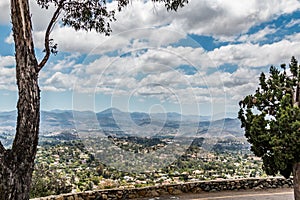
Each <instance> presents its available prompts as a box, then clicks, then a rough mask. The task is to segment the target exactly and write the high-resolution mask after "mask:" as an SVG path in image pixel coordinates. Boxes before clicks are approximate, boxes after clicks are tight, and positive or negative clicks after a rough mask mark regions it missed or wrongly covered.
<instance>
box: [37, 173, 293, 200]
mask: <svg viewBox="0 0 300 200" xmlns="http://www.w3.org/2000/svg"><path fill="white" fill-rule="evenodd" d="M292 186H293V182H292V180H290V179H284V178H267V179H254V178H253V179H236V180H218V181H199V182H191V183H183V184H173V185H159V186H152V187H144V188H134V189H110V190H97V191H88V192H82V193H70V194H62V195H56V196H48V197H43V198H36V199H34V200H115V199H116V200H118V199H134V198H143V197H157V196H164V195H178V194H182V193H201V192H217V191H224V190H249V189H257V190H258V189H268V188H289V187H292Z"/></svg>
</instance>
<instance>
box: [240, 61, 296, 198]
mask: <svg viewBox="0 0 300 200" xmlns="http://www.w3.org/2000/svg"><path fill="white" fill-rule="evenodd" d="M299 99H300V65H298V62H297V60H296V59H295V58H294V57H292V59H291V62H290V64H289V66H288V67H287V66H286V65H285V64H282V65H281V69H278V68H276V67H274V66H271V67H270V73H269V76H266V75H265V74H264V73H261V75H260V78H259V87H258V89H257V90H256V91H255V93H254V94H253V95H248V96H246V97H245V98H244V99H243V100H242V101H240V111H239V119H240V120H241V122H242V128H244V129H245V136H246V137H247V139H248V141H249V142H250V143H251V144H252V146H251V150H252V151H253V152H254V154H255V155H256V156H259V157H261V158H262V160H263V169H264V170H265V171H266V173H267V174H269V175H276V174H278V173H280V174H282V175H283V176H284V177H286V178H289V177H290V175H291V174H292V175H293V178H294V195H295V200H300V108H299Z"/></svg>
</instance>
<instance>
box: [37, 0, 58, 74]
mask: <svg viewBox="0 0 300 200" xmlns="http://www.w3.org/2000/svg"><path fill="white" fill-rule="evenodd" d="M62 7H63V0H61V1H60V3H59V4H58V7H57V9H56V10H55V12H54V14H53V16H52V19H51V21H50V23H49V25H48V27H47V30H46V33H45V52H46V54H45V56H44V58H43V59H42V61H41V62H40V63H39V64H38V69H37V71H38V72H39V71H40V70H41V69H42V68H43V67H44V66H45V64H46V63H47V61H48V60H49V57H50V54H51V49H50V33H51V31H52V29H53V28H54V26H55V23H56V21H57V19H58V17H59V15H60V12H61V9H62Z"/></svg>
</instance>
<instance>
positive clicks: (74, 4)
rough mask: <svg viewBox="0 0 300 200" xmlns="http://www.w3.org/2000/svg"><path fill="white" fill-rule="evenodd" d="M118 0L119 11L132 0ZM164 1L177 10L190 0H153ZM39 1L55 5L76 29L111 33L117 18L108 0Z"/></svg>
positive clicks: (44, 5)
mask: <svg viewBox="0 0 300 200" xmlns="http://www.w3.org/2000/svg"><path fill="white" fill-rule="evenodd" d="M115 1H117V2H118V8H117V10H118V11H121V10H122V8H124V7H126V6H127V5H128V4H129V3H130V2H131V1H129V0H115ZM152 1H153V2H163V3H164V4H165V7H166V8H167V10H174V11H177V9H178V8H180V7H183V6H184V5H185V4H187V3H188V0H152ZM37 3H38V4H39V5H40V6H41V7H42V8H45V9H48V8H49V6H50V5H54V6H55V7H56V8H57V10H58V11H59V13H62V14H63V16H62V22H63V25H65V26H70V27H72V28H74V29H75V30H86V31H90V30H95V31H97V32H99V33H104V34H106V35H109V34H110V33H111V31H112V30H111V28H110V23H111V22H112V21H114V20H115V13H116V11H115V10H109V9H108V8H107V7H106V3H107V1H106V0H81V1H79V0H37Z"/></svg>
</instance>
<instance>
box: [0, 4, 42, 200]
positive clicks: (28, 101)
mask: <svg viewBox="0 0 300 200" xmlns="http://www.w3.org/2000/svg"><path fill="white" fill-rule="evenodd" d="M11 19H12V24H13V36H14V41H15V58H16V78H17V85H18V95H19V100H18V104H17V109H18V117H17V126H16V136H15V139H14V142H13V145H12V149H8V150H5V149H4V147H3V146H2V145H1V146H0V151H1V152H2V153H1V152H0V200H27V199H29V191H30V185H31V177H32V172H33V169H34V159H35V155H36V151H37V144H38V133H39V122H40V90H39V86H38V71H39V70H38V63H37V60H36V56H35V52H34V45H33V38H32V25H31V16H30V11H29V2H28V0H11Z"/></svg>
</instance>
